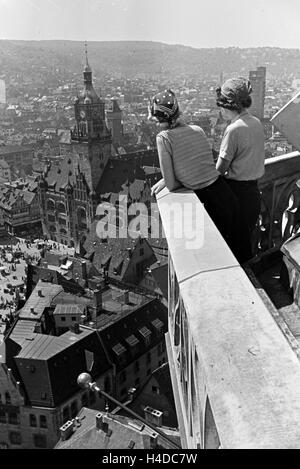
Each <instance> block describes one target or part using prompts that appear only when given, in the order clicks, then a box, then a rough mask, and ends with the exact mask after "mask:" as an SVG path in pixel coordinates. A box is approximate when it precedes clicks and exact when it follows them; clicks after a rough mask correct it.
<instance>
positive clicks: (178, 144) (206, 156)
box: [156, 124, 220, 190]
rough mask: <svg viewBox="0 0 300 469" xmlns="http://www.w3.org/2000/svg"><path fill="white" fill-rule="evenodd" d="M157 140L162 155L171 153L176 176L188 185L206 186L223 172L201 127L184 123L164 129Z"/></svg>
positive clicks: (189, 187)
mask: <svg viewBox="0 0 300 469" xmlns="http://www.w3.org/2000/svg"><path fill="white" fill-rule="evenodd" d="M156 141H157V149H158V152H159V154H160V156H161V158H162V159H163V155H164V153H165V152H166V153H168V154H169V155H170V156H171V158H172V162H173V167H174V174H175V178H176V179H177V181H179V182H180V183H181V184H182V185H183V186H184V187H186V188H187V189H192V190H197V189H203V188H204V187H207V186H209V185H210V184H212V183H213V182H215V181H216V180H217V178H218V177H219V176H220V174H219V173H218V172H217V170H216V168H215V163H214V160H213V155H212V151H211V148H210V146H209V142H208V139H207V137H206V135H205V133H204V131H203V130H202V129H201V127H198V126H197V125H186V124H184V125H179V126H177V127H175V128H173V129H168V130H162V131H161V132H159V134H158V135H157V137H156Z"/></svg>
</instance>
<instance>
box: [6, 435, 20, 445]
mask: <svg viewBox="0 0 300 469" xmlns="http://www.w3.org/2000/svg"><path fill="white" fill-rule="evenodd" d="M9 441H10V442H11V444H12V445H21V444H22V438H21V433H19V432H10V433H9Z"/></svg>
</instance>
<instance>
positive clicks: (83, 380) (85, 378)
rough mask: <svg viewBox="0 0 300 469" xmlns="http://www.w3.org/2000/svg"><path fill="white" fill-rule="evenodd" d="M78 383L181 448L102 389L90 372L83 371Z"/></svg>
mask: <svg viewBox="0 0 300 469" xmlns="http://www.w3.org/2000/svg"><path fill="white" fill-rule="evenodd" d="M77 384H78V385H79V386H80V387H81V388H83V389H90V390H91V391H94V392H97V393H98V394H99V395H100V396H101V397H105V398H106V399H108V400H109V401H111V402H113V403H114V404H116V405H117V406H118V407H121V409H123V410H125V411H126V412H128V413H129V414H130V415H132V416H133V417H134V418H135V419H137V420H140V421H141V422H143V423H144V424H145V425H147V427H149V428H151V429H152V430H154V431H155V432H156V433H158V434H159V435H160V436H161V437H163V438H164V439H165V440H166V441H168V443H169V444H170V445H172V447H173V448H176V449H181V446H179V445H177V443H175V442H174V441H173V440H171V438H169V437H167V436H166V435H165V434H164V433H163V432H162V431H161V430H159V429H158V428H157V427H156V426H155V425H152V424H151V423H149V422H147V420H145V419H144V418H143V417H140V416H139V415H138V414H136V413H135V412H133V410H131V409H129V408H128V407H127V406H126V405H124V404H122V403H121V402H119V401H118V400H117V399H115V398H114V397H112V396H110V395H109V394H107V393H106V392H105V391H102V389H100V388H99V386H97V384H96V383H95V382H92V378H91V375H89V374H88V373H81V374H80V375H79V376H78V378H77Z"/></svg>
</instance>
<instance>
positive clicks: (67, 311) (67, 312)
mask: <svg viewBox="0 0 300 469" xmlns="http://www.w3.org/2000/svg"><path fill="white" fill-rule="evenodd" d="M83 312H84V305H82V304H80V305H78V304H58V305H56V307H55V310H54V312H53V315H54V316H56V315H58V314H63V315H64V316H72V315H78V314H83Z"/></svg>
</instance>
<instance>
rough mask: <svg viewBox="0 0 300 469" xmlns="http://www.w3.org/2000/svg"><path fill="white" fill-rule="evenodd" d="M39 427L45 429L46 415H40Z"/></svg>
mask: <svg viewBox="0 0 300 469" xmlns="http://www.w3.org/2000/svg"><path fill="white" fill-rule="evenodd" d="M40 427H41V428H47V417H46V415H40Z"/></svg>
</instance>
